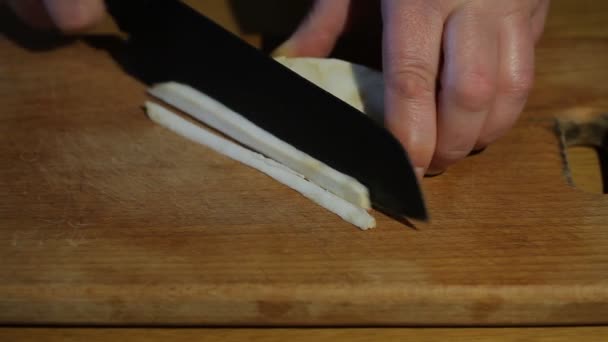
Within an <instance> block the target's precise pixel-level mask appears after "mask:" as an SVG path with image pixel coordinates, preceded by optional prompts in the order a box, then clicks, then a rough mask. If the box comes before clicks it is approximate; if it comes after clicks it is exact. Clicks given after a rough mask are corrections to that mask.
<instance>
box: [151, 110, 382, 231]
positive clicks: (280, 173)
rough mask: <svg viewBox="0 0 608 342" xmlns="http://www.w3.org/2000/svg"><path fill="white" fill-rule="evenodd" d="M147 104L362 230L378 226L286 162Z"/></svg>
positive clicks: (155, 115) (174, 127)
mask: <svg viewBox="0 0 608 342" xmlns="http://www.w3.org/2000/svg"><path fill="white" fill-rule="evenodd" d="M145 106H146V112H147V114H148V116H149V117H150V119H152V120H153V121H154V122H156V123H158V124H159V125H161V126H163V127H165V128H167V129H169V130H171V131H173V132H175V133H176V134H178V135H180V136H183V137H185V138H187V139H189V140H191V141H194V142H196V143H199V144H201V145H204V146H207V147H209V148H211V149H212V150H214V151H216V152H218V153H221V154H223V155H225V156H227V157H229V158H232V159H234V160H236V161H238V162H240V163H243V164H245V165H248V166H250V167H252V168H254V169H256V170H258V171H261V172H263V173H265V174H266V175H268V176H270V177H272V178H274V179H275V180H277V181H278V182H280V183H282V184H285V185H287V186H289V187H290V188H292V189H294V190H296V191H298V192H299V193H301V194H302V195H304V196H305V197H307V198H309V199H310V200H312V201H313V202H315V203H317V204H319V205H320V206H322V207H323V208H325V209H327V210H329V211H331V212H333V213H335V214H336V215H338V216H340V217H341V218H342V219H344V220H345V221H347V222H349V223H351V224H353V225H355V226H357V227H359V228H361V229H363V230H365V229H368V228H373V227H375V226H376V221H375V219H374V218H373V217H372V216H371V215H370V214H369V213H368V212H367V211H365V210H364V209H362V208H360V207H358V206H356V205H353V204H352V203H350V202H348V201H345V200H344V199H342V198H340V197H338V196H336V195H334V194H332V193H331V192H329V191H327V190H325V189H323V188H321V187H319V186H318V185H316V184H314V183H312V182H309V181H307V180H306V179H304V178H303V177H302V176H301V175H299V174H297V173H296V172H294V171H292V170H290V169H289V168H287V167H285V166H284V165H281V164H279V163H277V162H276V161H274V160H272V159H269V158H266V157H264V156H263V155H261V154H259V153H256V152H253V151H251V150H248V149H246V148H244V147H242V146H240V145H238V144H235V143H234V142H232V141H230V140H227V139H225V138H222V137H220V136H218V135H216V134H214V133H212V132H211V131H209V130H207V129H205V128H203V127H200V126H197V125H195V124H193V123H191V122H188V121H187V120H185V119H183V118H181V117H180V116H179V115H177V114H175V113H173V112H171V111H169V110H167V109H166V108H164V107H162V106H160V105H157V104H155V103H152V102H146V104H145Z"/></svg>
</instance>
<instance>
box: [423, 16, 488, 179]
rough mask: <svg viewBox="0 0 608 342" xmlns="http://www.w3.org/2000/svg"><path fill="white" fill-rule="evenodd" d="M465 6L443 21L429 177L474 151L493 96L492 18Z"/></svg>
mask: <svg viewBox="0 0 608 342" xmlns="http://www.w3.org/2000/svg"><path fill="white" fill-rule="evenodd" d="M477 11H478V10H476V9H475V8H463V9H462V10H459V11H456V12H455V13H453V14H452V15H451V16H450V18H449V19H448V21H447V22H446V29H445V33H444V53H445V56H444V65H443V71H442V75H441V91H440V94H439V106H438V116H437V146H436V148H435V154H434V156H433V161H432V163H431V168H430V170H429V173H431V174H433V173H438V172H441V171H443V170H445V169H446V168H447V167H448V166H450V165H451V164H453V163H455V162H457V161H458V160H460V159H462V158H464V157H466V156H467V155H468V154H469V153H470V152H471V151H472V150H473V148H474V146H475V143H476V141H477V139H478V137H479V134H480V132H481V130H482V127H483V124H484V121H485V118H486V116H487V115H488V113H489V112H490V110H491V108H492V103H493V101H494V97H495V93H496V74H497V70H496V69H497V67H498V44H497V42H496V37H497V32H496V30H495V29H494V27H495V26H496V25H495V24H494V23H493V22H492V19H491V18H489V17H487V16H483V15H480V14H479V13H478V12H477Z"/></svg>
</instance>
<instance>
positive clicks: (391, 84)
mask: <svg viewBox="0 0 608 342" xmlns="http://www.w3.org/2000/svg"><path fill="white" fill-rule="evenodd" d="M429 3H430V2H427V1H424V0H413V1H401V0H384V1H383V3H382V16H383V20H384V32H383V64H384V66H383V69H384V79H385V84H386V91H385V103H386V125H387V127H388V128H389V129H390V130H391V132H392V133H393V134H394V135H395V136H396V137H397V139H399V141H400V142H401V144H403V146H404V147H405V149H406V150H407V151H408V154H409V156H410V158H411V161H412V163H413V164H414V167H415V168H416V173H417V174H418V176H419V177H421V176H422V175H424V171H425V170H426V168H427V167H428V165H429V163H430V161H431V158H432V156H433V151H434V150H435V137H436V127H435V124H436V120H435V115H436V105H435V88H436V84H437V71H438V64H439V55H440V50H441V34H442V28H443V20H444V18H443V17H442V15H441V13H440V11H439V10H438V9H437V8H434V7H432V6H431V5H430V4H429Z"/></svg>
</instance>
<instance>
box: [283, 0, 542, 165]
mask: <svg viewBox="0 0 608 342" xmlns="http://www.w3.org/2000/svg"><path fill="white" fill-rule="evenodd" d="M364 1H369V0H363V1H361V3H363V2H364ZM358 4H359V3H358V2H357V1H356V0H317V2H316V4H315V7H314V9H313V11H312V12H311V14H310V15H309V17H308V18H307V20H306V21H305V22H304V23H303V24H302V25H301V26H300V28H299V29H298V30H297V31H296V33H295V34H294V35H293V36H292V37H291V38H290V39H289V40H288V41H287V42H286V43H285V44H283V45H282V46H281V47H280V48H279V50H280V54H282V55H284V56H288V57H291V56H310V57H314V56H317V57H320V56H326V55H327V54H328V53H329V52H330V51H331V49H332V48H333V45H334V43H335V42H336V39H337V38H338V36H339V35H340V34H341V33H342V32H343V31H344V29H345V27H346V23H347V20H348V19H349V18H348V13H349V10H350V6H354V5H358ZM366 5H367V4H366ZM548 7H549V1H548V0H509V1H489V0H383V1H382V16H383V21H384V31H383V32H384V33H383V35H384V37H383V39H384V41H383V46H384V47H383V50H384V51H383V59H384V74H385V82H386V85H387V89H386V99H385V101H386V109H387V122H386V123H387V126H388V127H389V129H391V131H392V132H393V134H395V135H396V136H397V138H398V139H399V140H400V141H401V143H402V144H403V145H404V146H405V147H406V149H407V150H408V152H409V154H410V156H411V158H412V162H413V163H414V165H415V166H416V167H417V173H418V174H419V175H421V174H422V173H424V172H428V173H431V174H432V173H438V172H441V171H442V170H444V169H446V168H447V167H448V166H450V165H451V164H453V163H454V162H456V161H458V160H460V159H462V158H464V157H466V156H467V155H468V154H469V153H470V152H471V151H472V150H474V149H481V148H483V147H485V146H487V145H488V144H490V143H492V142H494V141H495V140H496V139H498V138H499V137H500V136H502V135H503V134H504V133H505V132H506V131H507V130H508V129H509V128H510V127H511V126H512V125H513V124H514V123H515V121H516V119H517V117H518V116H519V114H520V112H521V111H522V109H523V107H524V104H525V101H526V97H527V95H528V92H529V90H530V87H531V86H532V81H533V76H534V43H535V42H536V40H537V39H538V38H539V36H540V35H541V32H542V29H543V26H544V21H545V16H546V13H547V10H548ZM351 24H353V23H351ZM354 24H356V23H354Z"/></svg>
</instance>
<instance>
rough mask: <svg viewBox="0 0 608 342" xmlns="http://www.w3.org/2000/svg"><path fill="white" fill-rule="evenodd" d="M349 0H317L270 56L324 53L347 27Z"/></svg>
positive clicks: (328, 52) (313, 55)
mask: <svg viewBox="0 0 608 342" xmlns="http://www.w3.org/2000/svg"><path fill="white" fill-rule="evenodd" d="M349 6H350V0H316V1H315V4H314V6H313V8H312V10H311V12H310V13H309V14H308V17H307V18H306V19H305V20H304V21H303V22H302V24H300V27H298V29H297V30H296V31H295V33H294V34H293V35H292V36H291V37H290V38H289V39H288V40H287V41H286V42H285V43H283V44H282V45H281V46H279V47H278V48H277V49H276V50H275V51H274V52H273V53H272V54H273V56H285V57H295V56H306V57H325V56H327V55H329V54H330V53H331V50H332V49H333V48H334V45H335V44H336V41H337V40H338V37H339V36H340V35H341V34H342V32H343V31H344V28H345V27H346V21H347V18H348V11H349Z"/></svg>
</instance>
